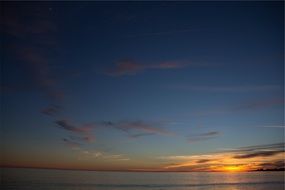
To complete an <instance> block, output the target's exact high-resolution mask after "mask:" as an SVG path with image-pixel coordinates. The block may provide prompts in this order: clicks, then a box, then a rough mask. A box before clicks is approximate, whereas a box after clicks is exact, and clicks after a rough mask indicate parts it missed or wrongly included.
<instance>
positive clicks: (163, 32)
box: [127, 28, 198, 38]
mask: <svg viewBox="0 0 285 190" xmlns="http://www.w3.org/2000/svg"><path fill="white" fill-rule="evenodd" d="M193 31H198V30H197V29H194V28H184V29H178V30H177V29H175V30H167V31H157V32H148V33H141V34H133V35H128V36H127V37H131V38H136V37H151V36H162V35H163V36H164V35H173V34H183V33H188V32H193Z"/></svg>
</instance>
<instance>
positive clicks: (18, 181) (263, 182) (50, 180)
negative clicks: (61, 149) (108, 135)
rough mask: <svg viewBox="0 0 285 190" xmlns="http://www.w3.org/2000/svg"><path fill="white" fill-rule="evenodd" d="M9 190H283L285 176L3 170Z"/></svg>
mask: <svg viewBox="0 0 285 190" xmlns="http://www.w3.org/2000/svg"><path fill="white" fill-rule="evenodd" d="M1 186H2V187H4V188H1V189H5V190H6V189H7V190H12V189H13V190H27V189H29V190H123V189H126V190H150V189H154V190H164V189H166V190H176V189H177V190H190V189H191V190H204V189H219V190H241V189H242V190H283V189H284V173H283V172H247V173H207V172H198V173H196V172H191V173H152V172H138V173H136V172H94V171H62V170H39V169H7V168H5V169H1Z"/></svg>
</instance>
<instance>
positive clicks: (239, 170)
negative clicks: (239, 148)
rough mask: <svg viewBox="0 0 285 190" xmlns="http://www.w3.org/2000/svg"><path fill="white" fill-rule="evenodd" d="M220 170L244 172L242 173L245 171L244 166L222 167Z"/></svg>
mask: <svg viewBox="0 0 285 190" xmlns="http://www.w3.org/2000/svg"><path fill="white" fill-rule="evenodd" d="M221 170H222V171H224V172H244V171H247V169H246V167H245V166H239V165H230V166H224V167H223V168H222V169H221Z"/></svg>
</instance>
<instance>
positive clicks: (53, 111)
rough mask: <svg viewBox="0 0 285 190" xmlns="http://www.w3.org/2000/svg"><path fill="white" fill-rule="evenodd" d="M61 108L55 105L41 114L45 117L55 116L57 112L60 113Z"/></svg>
mask: <svg viewBox="0 0 285 190" xmlns="http://www.w3.org/2000/svg"><path fill="white" fill-rule="evenodd" d="M60 109H61V107H60V106H57V105H49V106H48V107H46V108H44V109H43V110H42V111H41V112H42V113H43V114H45V115H49V116H55V115H56V114H57V113H58V112H60Z"/></svg>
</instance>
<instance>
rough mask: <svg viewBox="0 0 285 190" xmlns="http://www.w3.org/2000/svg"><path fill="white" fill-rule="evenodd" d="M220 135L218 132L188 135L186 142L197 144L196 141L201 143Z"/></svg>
mask: <svg viewBox="0 0 285 190" xmlns="http://www.w3.org/2000/svg"><path fill="white" fill-rule="evenodd" d="M219 135H221V133H220V132H219V131H210V132H206V133H200V134H195V135H189V136H188V138H187V140H188V142H190V143H193V142H197V141H203V140H209V139H212V138H215V137H218V136H219Z"/></svg>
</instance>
